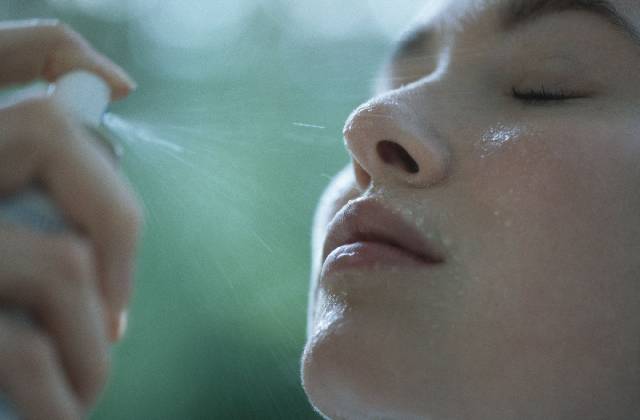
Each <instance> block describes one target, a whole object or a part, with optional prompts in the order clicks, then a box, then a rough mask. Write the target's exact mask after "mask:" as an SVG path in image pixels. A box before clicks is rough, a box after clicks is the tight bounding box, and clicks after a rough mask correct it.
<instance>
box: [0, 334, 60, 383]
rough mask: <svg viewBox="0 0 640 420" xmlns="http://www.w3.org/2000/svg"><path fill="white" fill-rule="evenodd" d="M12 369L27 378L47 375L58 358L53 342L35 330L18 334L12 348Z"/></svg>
mask: <svg viewBox="0 0 640 420" xmlns="http://www.w3.org/2000/svg"><path fill="white" fill-rule="evenodd" d="M9 358H10V359H11V364H12V368H13V369H14V370H15V371H17V372H20V375H25V376H26V377H27V378H34V379H35V378H40V377H42V376H43V375H45V374H47V373H48V372H49V371H50V370H51V369H52V366H53V365H54V361H55V358H56V355H55V347H54V345H53V343H52V340H51V339H50V338H49V337H47V336H46V335H44V333H39V332H36V330H34V329H31V328H29V329H27V328H25V329H23V330H20V331H19V332H16V333H15V334H14V337H13V345H12V346H11V354H9Z"/></svg>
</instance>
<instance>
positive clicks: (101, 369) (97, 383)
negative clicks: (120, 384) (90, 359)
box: [83, 351, 111, 404]
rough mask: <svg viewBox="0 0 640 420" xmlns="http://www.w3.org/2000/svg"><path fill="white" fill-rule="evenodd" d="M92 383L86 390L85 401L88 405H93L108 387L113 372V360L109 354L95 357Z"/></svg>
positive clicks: (102, 353) (104, 352)
mask: <svg viewBox="0 0 640 420" xmlns="http://www.w3.org/2000/svg"><path fill="white" fill-rule="evenodd" d="M91 369H92V371H91V372H90V374H91V379H92V380H91V383H90V385H89V386H88V388H87V389H86V390H85V392H84V393H83V394H84V400H85V401H86V402H87V403H88V404H92V403H94V402H95V400H96V399H97V398H98V396H99V395H100V393H101V391H102V390H103V389H104V387H105V386H106V385H107V382H108V380H109V372H110V371H111V358H110V357H109V354H108V352H106V351H101V352H98V354H97V355H96V356H95V361H94V363H93V364H92V365H91Z"/></svg>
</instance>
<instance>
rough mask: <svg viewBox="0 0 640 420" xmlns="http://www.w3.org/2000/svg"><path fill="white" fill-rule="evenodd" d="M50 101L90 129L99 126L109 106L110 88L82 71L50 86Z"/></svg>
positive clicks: (95, 77)
mask: <svg viewBox="0 0 640 420" xmlns="http://www.w3.org/2000/svg"><path fill="white" fill-rule="evenodd" d="M52 91H53V93H52V99H53V100H54V101H56V102H57V103H58V104H60V106H62V108H63V109H65V110H66V111H67V112H69V113H70V114H71V115H73V117H74V118H77V119H79V120H80V121H81V122H82V123H84V124H87V125H89V126H90V127H94V128H97V127H99V126H100V122H101V120H102V115H103V114H104V112H105V111H106V110H107V106H109V101H110V99H111V88H110V87H109V85H108V84H107V82H105V81H104V80H103V79H102V78H101V77H99V76H96V75H95V74H93V73H90V72H88V71H84V70H78V71H74V72H71V73H69V74H66V75H64V76H62V77H61V78H60V79H59V80H58V81H57V82H56V84H55V85H53V86H52Z"/></svg>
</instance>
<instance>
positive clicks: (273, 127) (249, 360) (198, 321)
mask: <svg viewBox="0 0 640 420" xmlns="http://www.w3.org/2000/svg"><path fill="white" fill-rule="evenodd" d="M420 3H423V2H421V1H419V0H403V1H398V0H395V1H391V0H375V1H374V0H367V1H359V2H344V1H337V0H333V1H312V0H288V1H286V0H253V1H250V0H182V1H179V0H49V1H45V0H3V1H2V3H0V18H2V19H3V20H6V19H23V18H35V17H55V18H58V19H61V20H63V21H65V22H67V23H69V24H70V25H71V26H73V27H74V28H75V29H76V30H77V31H78V32H80V33H81V34H83V35H84V36H85V37H86V38H87V39H88V40H89V41H90V42H91V43H92V44H93V45H95V46H96V47H97V48H98V49H99V50H100V51H102V52H104V53H105V54H106V55H108V56H109V57H111V58H112V59H114V60H115V61H116V62H118V63H119V64H121V65H122V66H123V67H124V68H125V69H126V70H127V71H128V72H130V74H132V75H133V76H134V78H135V79H136V80H137V82H138V84H139V89H138V91H137V92H135V93H134V94H133V95H131V96H130V97H129V98H128V99H127V100H125V101H123V102H121V103H118V104H116V105H114V106H113V110H114V112H115V113H117V114H118V115H120V116H122V117H124V118H125V119H127V120H128V121H129V122H131V123H132V124H133V125H134V126H135V128H136V129H137V130H139V133H142V136H146V138H147V140H149V139H151V140H156V141H155V142H140V141H138V142H133V143H128V144H127V147H126V150H127V154H126V157H125V159H124V162H123V170H124V172H125V174H126V175H127V177H128V178H129V179H130V181H131V183H132V184H133V185H134V188H135V189H136V190H137V191H138V193H139V195H140V198H141V200H142V202H143V205H144V208H145V216H146V226H145V232H144V237H143V241H142V246H141V250H140V256H139V264H138V268H137V276H136V280H137V283H136V290H135V295H134V298H133V302H132V307H131V313H130V325H129V331H128V333H127V337H126V339H125V340H124V341H123V342H122V343H121V344H119V345H117V346H116V347H115V348H114V349H113V356H114V368H113V372H112V375H111V380H110V383H109V385H108V387H107V389H106V391H105V394H104V397H103V399H102V402H101V404H100V405H99V406H98V407H97V409H96V411H95V413H94V415H93V416H92V418H93V419H96V420H98V419H111V420H116V419H218V418H219V419H252V418H256V419H268V418H276V419H305V418H309V419H311V418H319V416H317V415H316V414H315V413H314V411H313V409H312V408H311V406H310V405H309V403H308V402H307V400H306V398H305V395H304V393H303V391H302V388H301V385H300V375H299V369H300V366H299V361H300V355H301V352H302V349H303V347H304V341H305V321H306V305H307V288H308V272H309V259H310V258H309V254H310V252H309V251H310V249H309V243H310V223H311V219H312V215H313V211H314V207H315V204H316V202H317V199H318V197H319V195H320V193H321V191H322V189H323V188H324V187H325V185H326V184H327V183H328V180H329V179H330V177H331V176H332V175H333V174H334V173H335V172H336V171H337V170H339V168H341V167H342V166H343V165H344V164H345V163H346V162H347V161H348V157H347V154H346V153H345V151H344V147H343V144H342V136H341V129H342V125H343V122H344V120H345V118H346V117H347V116H348V114H349V113H350V112H351V110H352V109H353V108H354V107H356V106H357V105H359V104H360V103H361V102H363V101H364V100H366V99H367V98H368V96H369V93H370V91H371V86H372V84H373V83H374V82H375V77H376V75H377V69H378V67H379V65H380V64H381V63H382V62H383V60H384V58H385V54H386V53H387V52H388V50H389V47H390V45H391V42H392V40H393V38H394V37H395V36H396V35H397V34H398V33H399V30H400V29H401V28H402V27H403V26H404V25H405V24H406V23H407V21H408V20H410V19H411V17H412V16H413V15H414V14H415V12H416V9H417V8H418V7H419V5H420ZM138 137H140V135H139V136H138ZM162 142H166V143H167V144H168V145H167V144H164V143H162Z"/></svg>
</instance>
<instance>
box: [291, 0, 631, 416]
mask: <svg viewBox="0 0 640 420" xmlns="http://www.w3.org/2000/svg"><path fill="white" fill-rule="evenodd" d="M446 3H447V2H440V3H439V4H438V7H435V5H432V4H428V5H427V12H426V13H425V14H424V17H422V18H420V19H418V20H417V21H416V22H415V23H414V24H415V25H418V26H426V27H429V28H434V29H435V35H434V37H433V39H431V41H430V42H429V43H425V45H421V46H420V47H419V48H418V50H417V51H414V52H413V54H414V55H413V56H412V57H410V58H407V59H403V60H399V61H396V62H391V63H390V64H389V66H388V67H387V68H386V69H385V70H384V74H383V76H384V77H383V78H382V79H383V80H382V82H381V83H380V85H379V89H378V92H377V95H376V96H375V97H374V98H373V99H371V100H370V101H369V102H367V103H366V104H364V105H363V106H361V107H359V108H358V109H357V110H355V111H354V113H353V114H352V115H351V116H350V118H349V120H348V121H347V123H346V125H345V140H346V145H347V149H348V150H349V152H350V153H351V156H352V158H353V163H352V165H350V166H349V167H347V168H346V169H345V170H344V171H343V172H341V173H340V174H339V175H338V176H337V177H336V178H335V179H334V181H333V182H332V184H331V185H330V186H329V188H328V189H327V191H326V192H325V194H324V196H323V198H322V200H321V202H320V205H319V208H318V212H317V216H316V220H315V225H314V261H313V263H314V270H313V273H312V282H311V292H310V305H309V321H308V340H307V344H306V347H305V350H304V354H303V358H302V379H303V384H304V388H305V390H306V392H307V394H308V396H309V398H310V401H311V402H312V404H313V405H314V407H316V409H317V410H318V411H320V412H321V413H322V414H324V415H325V416H327V417H330V418H333V419H364V418H375V419H381V418H401V419H410V418H422V419H435V420H443V419H447V420H449V419H486V420H490V419H494V420H496V419H498V420H499V419H505V420H507V419H516V418H517V419H532V420H533V419H541V418H544V419H603V418H607V419H629V418H633V417H634V416H635V415H637V413H638V412H640V398H638V393H639V392H640V358H639V357H638V355H639V354H640V290H639V289H640V283H639V282H638V277H639V274H640V259H638V254H639V253H640V193H639V191H640V165H638V162H639V161H640V102H638V100H637V98H638V97H639V95H640V72H638V71H637V69H638V68H640V47H638V46H637V45H635V44H634V43H633V42H632V41H631V39H630V38H629V37H628V36H627V35H625V34H624V33H622V32H621V31H620V30H618V29H616V28H615V27H614V26H613V25H611V24H609V23H607V22H606V21H605V20H603V19H601V18H599V17H597V16H594V15H591V14H588V13H586V12H579V11H568V12H562V13H558V14H552V15H548V16H544V17H541V18H539V19H536V20H535V21H532V22H530V23H527V24H526V25H524V26H521V27H518V28H517V29H515V30H514V31H512V32H509V33H504V32H503V31H502V30H501V29H500V25H499V23H498V14H497V12H496V10H497V8H498V6H499V4H500V3H504V1H499V2H488V1H475V2H473V3H474V4H473V6H472V5H471V4H470V3H463V2H457V3H456V7H455V8H454V7H453V6H452V3H451V2H448V3H449V4H446ZM613 3H614V5H615V6H616V8H617V9H618V10H619V11H620V12H621V13H622V14H623V15H624V16H626V17H627V18H628V19H629V20H630V21H631V22H632V23H633V24H634V25H636V26H639V27H640V6H639V5H638V4H637V3H636V2H633V1H613ZM443 4H444V5H443ZM434 10H436V11H435V12H434ZM426 44H428V45H426ZM542 85H543V86H544V87H545V89H546V90H547V91H553V92H557V91H562V92H565V93H566V92H569V93H571V95H572V96H577V98H575V99H569V100H562V101H560V100H555V101H554V100H551V101H537V102H531V101H524V100H522V99H519V98H517V97H515V96H514V94H513V89H514V88H515V89H516V90H517V91H519V92H529V91H532V90H534V91H539V90H540V88H541V86H542ZM382 140H387V141H392V142H395V143H396V144H398V145H399V146H400V147H402V148H403V149H405V150H406V151H407V152H408V153H409V154H410V155H411V157H412V158H413V159H414V160H415V162H416V163H417V164H418V165H419V167H420V172H419V173H417V174H411V173H410V172H408V171H407V170H406V168H404V167H403V166H402V165H400V164H399V163H398V161H395V162H391V163H385V161H384V160H383V159H382V156H381V155H380V152H379V150H378V149H377V147H376V146H377V144H378V143H379V142H380V141H382ZM353 199H355V200H365V199H366V200H373V201H376V202H378V203H379V204H381V205H383V206H385V207H387V208H389V209H392V210H393V211H394V212H396V213H397V214H400V215H402V217H403V219H404V220H405V221H406V222H407V223H409V224H411V225H412V226H413V227H414V228H415V229H417V230H418V231H419V232H420V233H421V235H423V236H424V237H425V238H427V237H429V238H431V240H433V241H434V242H437V243H438V244H439V245H441V246H442V247H443V249H444V250H445V256H446V260H445V262H444V264H441V265H438V266H435V267H433V268H430V269H427V270H425V269H418V268H415V267H413V268H412V267H408V268H403V267H400V268H396V269H393V270H392V269H389V268H361V269H351V270H342V271H338V272H330V273H329V274H327V273H326V272H323V271H322V263H323V261H322V257H321V252H320V251H321V249H322V244H323V242H324V238H325V235H326V230H327V226H328V225H329V224H330V222H331V219H332V218H333V217H334V215H335V214H336V212H337V211H338V210H339V209H340V208H341V207H342V206H344V205H345V204H346V203H347V202H348V201H349V200H353Z"/></svg>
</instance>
